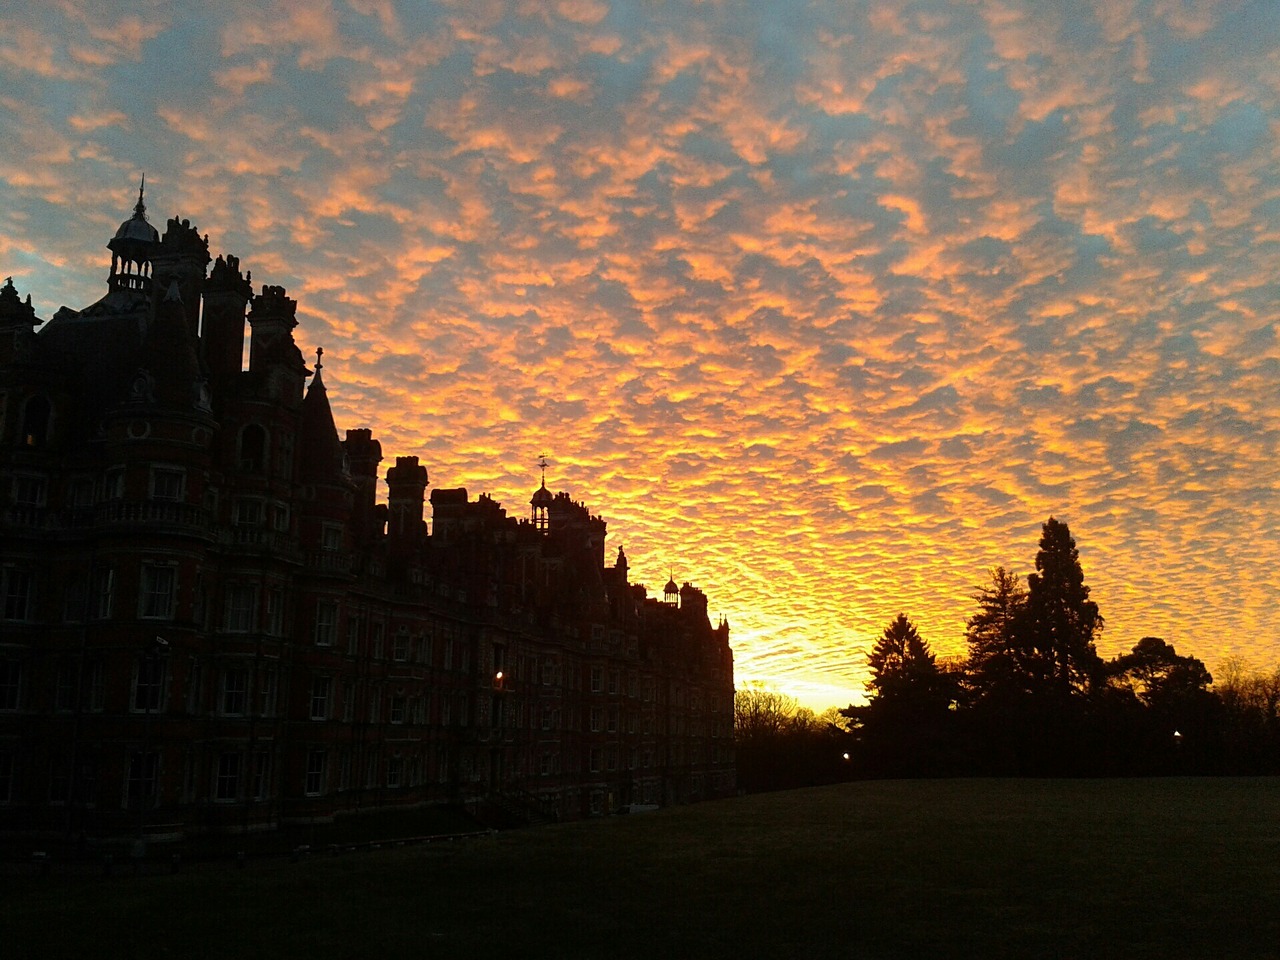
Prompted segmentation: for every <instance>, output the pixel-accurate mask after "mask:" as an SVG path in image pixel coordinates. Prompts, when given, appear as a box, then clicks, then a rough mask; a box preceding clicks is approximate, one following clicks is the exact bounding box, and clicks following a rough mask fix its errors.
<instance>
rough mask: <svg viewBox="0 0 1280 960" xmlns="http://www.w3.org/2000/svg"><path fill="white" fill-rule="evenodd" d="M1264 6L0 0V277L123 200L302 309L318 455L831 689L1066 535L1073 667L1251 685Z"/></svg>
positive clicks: (54, 255) (841, 700) (114, 215)
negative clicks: (482, 508)
mask: <svg viewBox="0 0 1280 960" xmlns="http://www.w3.org/2000/svg"><path fill="white" fill-rule="evenodd" d="M1277 38H1280V4H1276V3H1275V2H1274V0H1257V2H1254V0H1242V2H1233V0H1206V2H1201V0H1155V2H1139V0H1129V2H1126V0H1099V2H1097V3H1084V2H1053V3H1048V2H1044V3H1032V2H1012V0H1003V2H997V0H973V2H942V0H920V2H905V0H876V2H870V3H868V2H857V0H814V2H787V3H778V2H766V0H755V2H748V0H724V2H716V0H669V2H661V0H649V2H639V0H632V2H621V0H538V2H531V0H516V2H505V0H457V2H448V0H444V2H422V0H413V2H409V0H406V2H403V3H394V2H391V0H383V2H379V0H296V2H279V3H261V2H259V0H254V2H252V3H250V2H241V0H220V2H218V3H207V2H205V0H201V2H191V0H178V2H168V0H165V2H157V0H131V2H129V3H119V2H114V0H111V2H107V0H95V2H93V3H87V2H85V3H74V2H60V0H49V2H42V3H38V4H33V3H15V2H13V0H0V275H10V274H12V275H13V278H14V282H15V284H16V285H17V287H18V290H19V292H20V293H21V294H22V295H23V296H24V297H25V296H26V295H27V294H31V296H32V301H33V303H34V305H35V307H36V310H37V313H38V314H39V315H40V316H42V317H45V318H47V317H50V316H52V314H53V313H54V312H55V311H56V310H57V309H58V307H59V306H61V305H63V304H67V305H69V306H72V307H75V308H80V307H84V306H86V305H88V304H90V303H92V302H94V301H95V300H97V299H98V298H99V297H100V296H101V295H102V294H103V293H104V292H105V289H106V288H105V279H106V276H107V272H108V268H109V265H110V255H109V253H108V251H107V250H106V248H105V243H106V241H107V240H108V239H109V238H110V237H111V235H112V234H113V233H114V231H115V228H116V226H117V225H118V224H119V223H120V222H121V221H122V220H124V219H126V218H127V217H128V216H129V215H130V213H131V210H132V207H133V204H134V202H135V200H136V197H137V190H138V183H139V179H140V177H141V176H142V175H143V174H144V173H145V175H146V184H147V186H146V201H147V206H148V211H149V214H150V217H151V219H152V221H153V223H156V224H157V225H158V226H161V227H163V223H164V221H165V220H166V219H167V218H169V217H171V216H181V217H184V218H189V219H190V220H191V221H192V222H193V223H194V224H195V225H197V226H198V228H199V229H200V230H201V231H202V232H204V233H207V234H208V235H209V238H210V244H211V252H212V253H214V254H215V255H217V254H220V253H230V254H234V255H236V256H238V257H240V258H241V261H242V266H243V267H245V268H247V269H249V270H251V271H252V274H253V282H254V284H255V287H257V286H260V285H262V284H266V283H270V284H280V285H284V286H285V287H286V288H287V289H288V292H289V295H290V296H291V297H295V298H297V300H298V304H299V306H298V312H299V320H300V326H299V328H298V330H297V331H296V337H297V339H298V342H299V345H300V346H301V347H302V349H303V351H304V353H305V354H308V355H310V354H311V353H312V351H314V349H315V348H316V347H323V348H324V351H325V353H324V364H325V384H326V386H327V388H328V393H329V397H330V400H331V402H332V404H333V407H334V414H335V418H336V420H337V422H338V426H339V429H340V430H345V429H347V428H353V427H360V426H368V427H370V428H372V429H373V431H374V434H375V436H378V437H380V439H381V441H382V446H383V451H384V454H385V456H386V461H385V462H384V467H385V466H386V465H388V464H390V463H392V462H394V461H393V458H394V457H396V456H404V455H417V456H419V457H420V458H421V459H422V462H423V463H424V464H425V465H426V466H427V468H428V471H429V473H430V478H431V485H432V486H440V487H456V486H465V487H466V488H467V489H468V491H469V492H470V493H471V495H472V497H475V496H476V495H477V494H479V493H481V492H485V493H488V494H490V495H491V496H493V497H495V498H496V499H498V500H499V501H501V502H502V503H503V504H504V505H505V506H506V507H507V509H508V511H509V512H510V513H511V514H513V515H516V516H527V514H528V510H529V505H528V503H529V497H530V495H531V494H532V492H533V490H534V489H535V488H536V487H537V485H538V476H539V473H538V468H537V460H538V457H539V456H540V455H543V454H545V455H546V457H547V458H548V460H549V463H550V465H549V466H548V468H547V485H548V486H549V487H551V488H552V489H553V490H566V491H569V492H570V493H571V494H572V495H573V497H574V498H575V499H578V500H582V501H584V502H586V503H587V504H588V506H590V507H591V509H592V510H593V512H597V513H599V514H601V515H602V516H603V517H604V518H605V519H606V520H607V521H608V523H609V544H608V547H607V551H608V555H609V556H610V557H612V556H613V554H614V552H615V551H616V548H617V547H618V546H619V545H622V546H623V547H624V548H625V550H626V553H627V555H628V558H629V560H630V564H631V571H632V573H631V576H632V579H633V580H636V581H638V582H642V583H645V584H647V585H648V587H649V589H650V592H651V594H652V593H660V592H661V589H662V584H664V583H665V582H666V580H667V578H668V576H669V575H672V574H674V576H675V578H676V579H677V580H678V581H681V582H683V581H691V582H693V583H695V584H696V585H698V586H699V587H701V588H702V589H704V590H705V591H706V592H707V593H708V595H709V598H710V608H711V612H712V617H713V619H718V618H719V617H720V616H724V617H727V618H728V620H729V623H730V627H731V644H732V646H733V649H734V655H735V663H736V674H737V677H738V679H739V680H740V681H745V680H759V681H764V682H767V683H770V684H773V685H775V686H776V687H778V688H779V689H781V690H783V691H785V692H788V693H791V694H793V695H795V696H796V697H798V698H799V700H800V701H801V702H802V703H805V704H808V705H810V706H812V707H814V708H815V709H821V708H822V707H825V706H830V705H844V704H847V703H849V702H851V701H856V700H858V699H859V698H860V697H861V696H862V695H863V692H864V685H865V682H866V680H867V677H868V672H867V668H866V654H867V652H868V651H869V649H870V646H871V644H872V643H874V641H875V639H876V638H877V637H878V636H879V635H880V634H881V632H882V631H883V629H884V627H885V626H886V625H887V624H888V622H889V621H890V620H891V619H893V618H894V617H895V616H896V615H897V614H898V613H899V612H904V613H906V614H907V616H908V617H910V618H911V619H912V620H913V621H914V622H915V624H916V625H917V626H918V627H919V629H920V632H921V634H922V635H923V636H924V638H925V639H926V640H927V641H928V642H929V643H930V644H931V646H932V648H933V649H934V650H935V652H937V653H938V654H940V655H942V656H958V655H961V654H962V653H963V651H964V630H965V621H966V620H967V618H968V617H969V616H971V615H972V613H973V612H974V609H975V604H974V602H973V599H972V597H973V594H974V593H975V592H976V591H977V590H978V589H980V588H981V587H982V586H983V585H985V584H986V583H988V582H989V570H990V568H992V567H993V566H995V565H997V564H1001V565H1004V566H1006V567H1010V568H1012V569H1014V570H1015V571H1016V572H1018V573H1021V574H1024V575H1025V574H1026V573H1027V572H1029V571H1030V570H1032V569H1033V563H1034V558H1035V552H1036V548H1037V544H1038V540H1039V535H1040V528H1041V524H1042V523H1043V522H1044V521H1045V520H1046V519H1047V518H1048V517H1050V516H1054V517H1057V518H1058V519H1059V520H1062V521H1064V522H1066V523H1068V524H1069V526H1070V528H1071V532H1072V534H1073V535H1074V536H1075V539H1076V542H1077V544H1078V546H1079V550H1080V558H1081V562H1082V565H1083V568H1084V572H1085V578H1086V583H1087V584H1089V586H1090V587H1091V588H1092V597H1093V599H1094V600H1096V601H1097V603H1098V605H1099V607H1100V609H1101V612H1102V615H1103V616H1104V618H1105V621H1106V626H1105V630H1104V631H1103V633H1102V634H1101V635H1100V637H1099V643H1098V645H1099V650H1100V652H1102V653H1103V654H1104V655H1108V656H1110V655H1113V654H1115V653H1118V652H1121V651H1125V650H1127V649H1129V648H1130V647H1132V646H1133V644H1134V643H1136V642H1137V641H1138V640H1139V639H1140V638H1141V637H1144V636H1160V637H1163V638H1164V639H1166V640H1168V641H1169V642H1170V643H1172V644H1174V646H1175V647H1176V648H1177V650H1178V651H1179V652H1180V653H1183V654H1193V655H1195V656H1198V657H1200V658H1201V659H1203V660H1204V661H1205V662H1206V664H1207V665H1208V666H1209V668H1210V670H1213V669H1214V668H1215V667H1216V666H1218V665H1220V664H1221V663H1222V662H1223V661H1224V659H1225V658H1228V657H1238V658H1242V659H1243V660H1245V661H1246V662H1248V663H1249V664H1252V665H1253V666H1254V667H1256V668H1267V669H1270V668H1272V667H1274V666H1275V665H1276V664H1277V663H1278V662H1280V628H1278V627H1277V624H1276V618H1275V611H1276V610H1277V609H1280V533H1278V532H1277V522H1276V518H1277V508H1278V507H1280V483H1278V481H1277V446H1278V441H1280V345H1278V344H1277V339H1276V332H1277V331H1276V316H1277V311H1276V304H1277V280H1276V278H1277V277H1280V147H1278V146H1277V134H1278V133H1280V43H1278V42H1277Z"/></svg>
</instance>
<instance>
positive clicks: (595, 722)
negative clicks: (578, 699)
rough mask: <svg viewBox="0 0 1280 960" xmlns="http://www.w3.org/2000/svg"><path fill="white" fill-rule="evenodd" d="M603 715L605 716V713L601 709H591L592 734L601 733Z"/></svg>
mask: <svg viewBox="0 0 1280 960" xmlns="http://www.w3.org/2000/svg"><path fill="white" fill-rule="evenodd" d="M603 714H604V711H603V710H601V709H600V708H599V707H592V708H591V732H592V733H599V732H600V728H601V725H602V721H603V719H604V716H603Z"/></svg>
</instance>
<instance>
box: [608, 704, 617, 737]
mask: <svg viewBox="0 0 1280 960" xmlns="http://www.w3.org/2000/svg"><path fill="white" fill-rule="evenodd" d="M608 730H609V732H610V733H617V732H618V708H617V707H610V708H609V727H608Z"/></svg>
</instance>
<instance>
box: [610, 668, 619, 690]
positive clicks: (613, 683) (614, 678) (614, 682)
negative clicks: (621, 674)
mask: <svg viewBox="0 0 1280 960" xmlns="http://www.w3.org/2000/svg"><path fill="white" fill-rule="evenodd" d="M617 693H618V671H617V670H610V671H609V694H610V695H611V696H615V695H616V694H617Z"/></svg>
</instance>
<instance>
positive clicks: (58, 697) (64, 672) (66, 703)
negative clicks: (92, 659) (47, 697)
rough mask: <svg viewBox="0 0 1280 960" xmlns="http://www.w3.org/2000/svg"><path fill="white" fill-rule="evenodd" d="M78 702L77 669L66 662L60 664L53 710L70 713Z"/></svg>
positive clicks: (54, 691) (55, 684) (55, 683)
mask: <svg viewBox="0 0 1280 960" xmlns="http://www.w3.org/2000/svg"><path fill="white" fill-rule="evenodd" d="M75 702H76V667H75V664H74V663H68V662H66V661H64V662H62V663H60V664H58V673H57V679H56V680H55V681H54V688H53V709H54V710H57V711H58V712H59V713H69V712H70V711H71V710H72V709H73V708H74V706H75Z"/></svg>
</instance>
